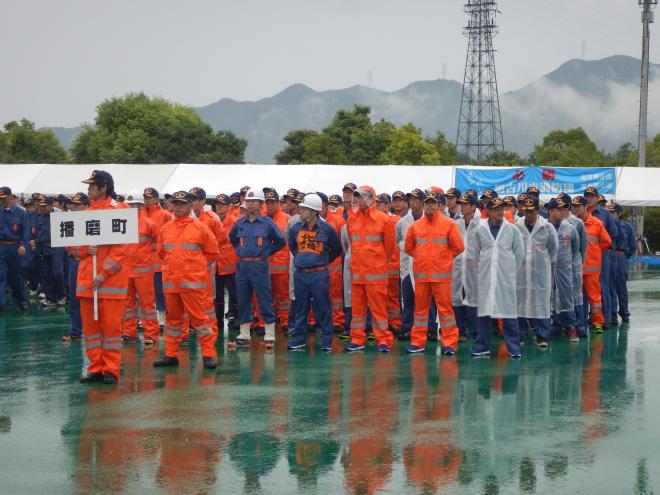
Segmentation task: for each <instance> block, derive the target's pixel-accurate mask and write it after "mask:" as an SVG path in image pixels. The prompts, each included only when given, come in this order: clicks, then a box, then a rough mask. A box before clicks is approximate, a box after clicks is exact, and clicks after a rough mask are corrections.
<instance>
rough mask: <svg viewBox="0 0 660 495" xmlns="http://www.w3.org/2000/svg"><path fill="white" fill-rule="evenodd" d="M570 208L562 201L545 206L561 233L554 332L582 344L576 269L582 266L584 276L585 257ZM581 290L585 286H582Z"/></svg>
mask: <svg viewBox="0 0 660 495" xmlns="http://www.w3.org/2000/svg"><path fill="white" fill-rule="evenodd" d="M569 207H570V205H568V204H567V203H564V201H562V200H561V199H551V200H550V201H549V202H547V203H546V204H545V208H546V209H547V210H548V222H549V223H550V225H552V226H553V227H554V228H555V230H556V231H557V240H558V243H557V260H556V261H555V277H554V283H553V287H552V331H553V332H555V331H562V330H563V331H565V332H566V337H567V338H568V340H569V341H570V342H579V341H580V337H579V336H578V333H577V319H576V316H575V305H574V299H575V298H574V293H575V291H574V290H573V282H574V280H575V277H574V274H573V269H574V266H575V262H576V261H578V263H579V266H580V276H581V275H582V258H581V255H580V236H579V235H578V233H577V230H575V227H573V226H572V225H571V224H570V222H569V221H568V220H566V215H565V212H566V211H568V209H569ZM580 287H581V285H580Z"/></svg>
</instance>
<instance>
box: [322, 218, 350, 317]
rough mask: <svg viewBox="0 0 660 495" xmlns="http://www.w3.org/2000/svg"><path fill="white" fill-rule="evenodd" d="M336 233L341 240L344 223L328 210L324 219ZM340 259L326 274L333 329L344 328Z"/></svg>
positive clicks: (338, 258)
mask: <svg viewBox="0 0 660 495" xmlns="http://www.w3.org/2000/svg"><path fill="white" fill-rule="evenodd" d="M325 221H326V222H328V223H329V224H330V225H331V226H332V227H333V228H334V229H335V231H336V232H337V236H339V238H340V239H341V229H342V227H343V226H344V224H345V223H346V222H344V218H343V217H342V216H341V215H338V214H337V213H336V212H331V211H329V210H328V215H327V216H326V218H325ZM341 258H342V257H341V256H339V257H337V258H336V259H335V260H334V261H333V262H332V263H330V264H329V265H328V272H329V274H330V309H331V310H332V326H333V327H334V328H335V329H341V330H343V328H344V323H345V316H344V292H343V291H344V285H343V284H344V282H343V278H342V265H341V262H342V259H341Z"/></svg>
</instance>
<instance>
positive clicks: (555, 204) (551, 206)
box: [545, 198, 566, 210]
mask: <svg viewBox="0 0 660 495" xmlns="http://www.w3.org/2000/svg"><path fill="white" fill-rule="evenodd" d="M559 203H561V206H560V205H559ZM565 204H566V203H564V202H563V201H561V200H560V199H556V198H552V199H551V200H550V201H548V202H547V203H546V204H545V209H546V210H555V209H557V208H563V207H564V205H565Z"/></svg>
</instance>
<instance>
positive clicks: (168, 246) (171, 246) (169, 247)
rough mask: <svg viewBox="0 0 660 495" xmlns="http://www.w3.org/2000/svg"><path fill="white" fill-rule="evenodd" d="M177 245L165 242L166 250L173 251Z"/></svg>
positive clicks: (164, 247)
mask: <svg viewBox="0 0 660 495" xmlns="http://www.w3.org/2000/svg"><path fill="white" fill-rule="evenodd" d="M175 247H176V245H175V244H163V249H165V251H171V250H172V249H174V248H175Z"/></svg>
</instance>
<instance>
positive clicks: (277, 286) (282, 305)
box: [252, 272, 291, 328]
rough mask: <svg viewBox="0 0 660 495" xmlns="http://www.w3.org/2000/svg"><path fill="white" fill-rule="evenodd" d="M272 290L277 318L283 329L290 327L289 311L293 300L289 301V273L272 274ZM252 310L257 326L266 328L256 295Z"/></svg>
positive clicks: (253, 298)
mask: <svg viewBox="0 0 660 495" xmlns="http://www.w3.org/2000/svg"><path fill="white" fill-rule="evenodd" d="M270 290H271V293H272V295H273V308H275V318H276V321H277V322H278V323H279V324H280V328H281V327H286V326H288V325H289V310H290V309H291V299H289V272H277V273H271V274H270ZM252 308H254V309H253V311H254V315H255V317H256V318H257V326H261V327H263V326H264V320H263V318H261V315H260V314H259V304H258V302H257V296H256V294H254V293H253V294H252Z"/></svg>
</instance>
